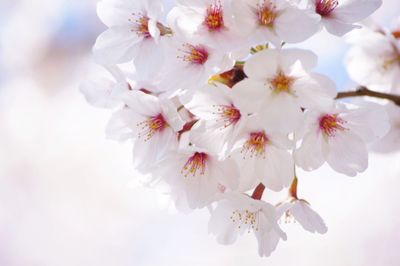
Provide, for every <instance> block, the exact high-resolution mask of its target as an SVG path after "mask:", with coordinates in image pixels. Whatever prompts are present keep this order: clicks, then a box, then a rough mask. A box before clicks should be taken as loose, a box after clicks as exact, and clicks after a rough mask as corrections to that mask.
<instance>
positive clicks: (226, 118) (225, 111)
mask: <svg viewBox="0 0 400 266" xmlns="http://www.w3.org/2000/svg"><path fill="white" fill-rule="evenodd" d="M215 114H216V115H218V117H219V118H220V119H222V121H223V122H224V127H228V126H230V125H233V124H236V123H237V122H238V121H239V120H240V118H241V117H242V115H241V113H240V111H239V109H237V108H236V107H235V106H234V105H219V106H217V112H216V113H215ZM217 121H218V120H217Z"/></svg>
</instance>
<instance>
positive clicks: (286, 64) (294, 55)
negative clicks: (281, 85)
mask: <svg viewBox="0 0 400 266" xmlns="http://www.w3.org/2000/svg"><path fill="white" fill-rule="evenodd" d="M279 60H280V61H279V66H280V68H281V70H282V71H283V72H285V73H286V74H289V73H290V72H291V71H292V70H293V68H294V67H296V65H295V64H296V62H300V64H301V67H302V70H303V72H304V71H306V72H309V71H311V70H312V69H314V68H315V67H316V66H317V65H318V57H317V55H316V54H314V53H313V52H311V51H308V50H303V49H296V48H291V49H283V50H280V56H279Z"/></svg>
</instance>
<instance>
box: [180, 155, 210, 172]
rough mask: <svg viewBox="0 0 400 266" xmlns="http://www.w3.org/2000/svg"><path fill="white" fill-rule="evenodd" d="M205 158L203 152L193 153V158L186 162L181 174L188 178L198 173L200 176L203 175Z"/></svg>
mask: <svg viewBox="0 0 400 266" xmlns="http://www.w3.org/2000/svg"><path fill="white" fill-rule="evenodd" d="M207 158H208V156H207V154H205V153H203V152H195V153H194V154H193V156H191V157H190V158H189V159H188V160H187V162H186V163H185V165H184V166H183V169H182V171H181V173H182V174H183V175H184V176H185V177H188V176H189V175H191V176H193V177H195V176H196V175H197V173H198V172H200V175H204V173H205V171H206V163H207Z"/></svg>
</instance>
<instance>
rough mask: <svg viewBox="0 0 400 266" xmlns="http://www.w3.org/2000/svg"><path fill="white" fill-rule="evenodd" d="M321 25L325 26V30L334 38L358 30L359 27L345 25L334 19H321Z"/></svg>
mask: <svg viewBox="0 0 400 266" xmlns="http://www.w3.org/2000/svg"><path fill="white" fill-rule="evenodd" d="M322 23H323V25H324V26H325V28H326V30H327V31H328V32H329V33H330V34H333V35H336V36H339V37H340V36H343V35H345V34H346V33H348V32H349V31H352V30H353V29H357V28H360V26H357V25H353V24H347V23H345V22H342V21H341V20H339V19H336V18H334V17H333V18H330V17H328V18H324V19H322Z"/></svg>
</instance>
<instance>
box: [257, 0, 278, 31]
mask: <svg viewBox="0 0 400 266" xmlns="http://www.w3.org/2000/svg"><path fill="white" fill-rule="evenodd" d="M277 15H278V14H277V11H276V5H275V4H273V3H272V2H270V1H268V0H264V2H263V3H262V4H257V17H258V23H259V24H260V25H261V26H265V27H273V24H274V21H275V19H276V17H277Z"/></svg>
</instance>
